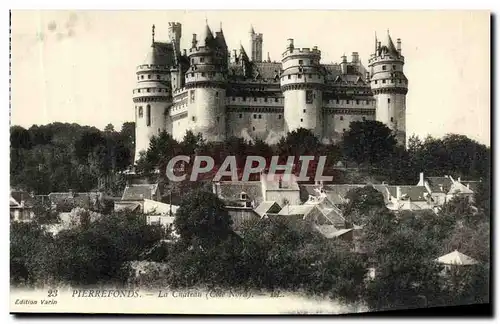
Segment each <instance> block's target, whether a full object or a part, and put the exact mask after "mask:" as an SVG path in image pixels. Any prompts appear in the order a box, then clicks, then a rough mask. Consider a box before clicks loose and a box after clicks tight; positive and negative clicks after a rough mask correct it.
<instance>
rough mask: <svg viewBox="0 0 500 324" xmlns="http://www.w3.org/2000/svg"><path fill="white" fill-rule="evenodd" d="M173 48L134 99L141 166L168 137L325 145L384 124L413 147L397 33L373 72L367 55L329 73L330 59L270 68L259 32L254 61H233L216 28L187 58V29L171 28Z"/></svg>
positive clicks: (144, 74)
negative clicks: (288, 139)
mask: <svg viewBox="0 0 500 324" xmlns="http://www.w3.org/2000/svg"><path fill="white" fill-rule="evenodd" d="M168 32H169V38H170V41H169V42H158V41H155V39H154V35H155V27H154V25H153V32H152V42H151V47H150V49H149V52H148V54H147V56H146V60H145V62H144V63H143V64H141V65H139V66H138V67H137V72H136V75H137V86H136V87H135V89H134V90H133V101H134V105H135V122H136V143H135V145H136V149H135V160H137V159H138V158H139V156H140V152H141V151H146V150H147V149H148V147H149V141H150V139H151V137H153V136H156V135H158V134H159V133H160V132H162V131H167V132H169V133H170V134H172V136H173V137H174V138H175V139H177V140H182V138H183V137H184V135H185V133H186V131H187V130H192V131H193V132H194V133H195V134H197V133H202V134H203V137H204V138H205V139H206V140H208V141H223V140H224V139H226V138H229V137H231V136H236V137H241V138H244V139H246V140H249V141H254V140H256V139H262V140H264V141H265V142H267V143H269V144H273V143H276V142H277V141H278V140H279V139H280V138H281V137H282V136H284V135H285V134H286V133H287V132H290V131H293V130H296V129H298V128H306V129H310V130H311V131H312V132H313V133H314V134H316V135H317V136H318V137H319V138H321V139H322V140H323V141H324V142H326V143H328V142H335V141H337V140H339V139H340V138H341V136H342V133H343V132H344V131H345V130H347V129H348V128H349V124H350V123H351V122H352V121H361V120H378V121H380V122H383V123H385V124H386V125H387V126H388V127H389V128H391V129H392V130H393V131H394V133H395V135H396V138H397V140H398V142H399V143H401V144H404V143H405V141H406V131H405V130H406V93H407V92H408V80H407V78H406V76H405V75H404V73H403V66H404V56H402V54H401V40H400V39H399V38H398V39H397V42H396V45H394V42H393V41H392V39H391V36H390V35H389V32H388V33H387V40H386V42H385V44H384V45H382V43H381V42H380V41H378V40H377V38H376V37H375V44H374V49H373V50H374V53H373V54H371V56H370V58H369V63H368V69H367V68H365V67H364V66H363V65H362V63H361V61H360V58H359V55H358V53H357V52H353V53H352V56H351V59H350V61H348V60H347V57H346V56H345V55H343V56H342V58H341V59H342V60H341V62H340V63H339V64H322V63H321V62H320V61H321V51H320V50H319V49H318V48H317V46H314V47H313V48H298V47H295V44H294V40H293V39H288V45H287V46H286V49H285V51H284V52H283V53H282V54H281V60H280V61H279V62H276V61H273V62H271V60H270V58H269V53H268V58H267V60H265V61H264V60H263V59H262V43H263V36H262V34H258V33H256V32H255V31H254V29H253V27H252V28H251V29H250V49H249V53H250V57H249V56H248V55H247V52H246V51H245V49H244V47H243V46H241V47H240V49H239V51H237V50H233V52H230V51H229V49H228V47H227V44H226V41H225V38H224V33H223V31H222V26H221V28H220V30H219V31H217V32H215V35H214V34H213V33H212V31H211V29H210V28H209V26H208V25H207V26H206V27H205V30H204V32H203V34H202V35H201V37H198V35H196V34H193V37H192V42H191V48H189V49H188V50H186V49H183V50H182V51H181V48H180V40H181V36H182V26H181V24H180V23H175V22H171V23H169V28H168Z"/></svg>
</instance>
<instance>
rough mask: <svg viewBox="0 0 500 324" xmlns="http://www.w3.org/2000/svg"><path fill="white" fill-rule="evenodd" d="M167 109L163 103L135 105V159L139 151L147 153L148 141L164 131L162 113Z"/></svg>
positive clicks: (166, 104) (166, 105)
mask: <svg viewBox="0 0 500 324" xmlns="http://www.w3.org/2000/svg"><path fill="white" fill-rule="evenodd" d="M167 107H168V103H165V102H147V103H146V102H142V103H136V104H135V123H136V136H135V138H136V141H135V159H136V160H137V159H138V158H139V155H140V152H141V151H147V149H148V148H149V141H150V140H151V138H152V137H153V136H158V135H159V134H160V132H162V131H163V130H165V117H164V113H165V111H166V109H167Z"/></svg>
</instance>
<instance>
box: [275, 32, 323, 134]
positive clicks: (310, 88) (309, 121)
mask: <svg viewBox="0 0 500 324" xmlns="http://www.w3.org/2000/svg"><path fill="white" fill-rule="evenodd" d="M320 59H321V51H319V50H318V48H317V47H316V46H315V47H313V48H312V49H310V48H295V47H294V44H293V39H289V40H288V47H287V50H286V51H285V52H284V53H283V54H282V67H283V73H282V75H281V90H282V91H283V95H284V119H285V131H287V132H290V131H293V130H296V129H298V128H306V129H310V130H312V131H313V133H314V134H316V135H317V136H319V137H322V135H323V134H322V132H323V130H322V127H321V111H322V104H323V99H322V93H323V91H322V89H323V86H324V82H325V80H324V76H323V74H322V73H321V71H322V70H321V66H320Z"/></svg>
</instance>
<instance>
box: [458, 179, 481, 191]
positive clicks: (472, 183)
mask: <svg viewBox="0 0 500 324" xmlns="http://www.w3.org/2000/svg"><path fill="white" fill-rule="evenodd" d="M460 183H461V184H463V185H464V186H466V187H467V186H469V189H471V190H472V191H477V190H478V186H479V184H480V183H481V181H460Z"/></svg>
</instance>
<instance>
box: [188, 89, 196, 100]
mask: <svg viewBox="0 0 500 324" xmlns="http://www.w3.org/2000/svg"><path fill="white" fill-rule="evenodd" d="M189 95H190V97H191V98H190V99H191V103H193V102H194V99H195V98H194V90H191V91H190V92H189Z"/></svg>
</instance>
